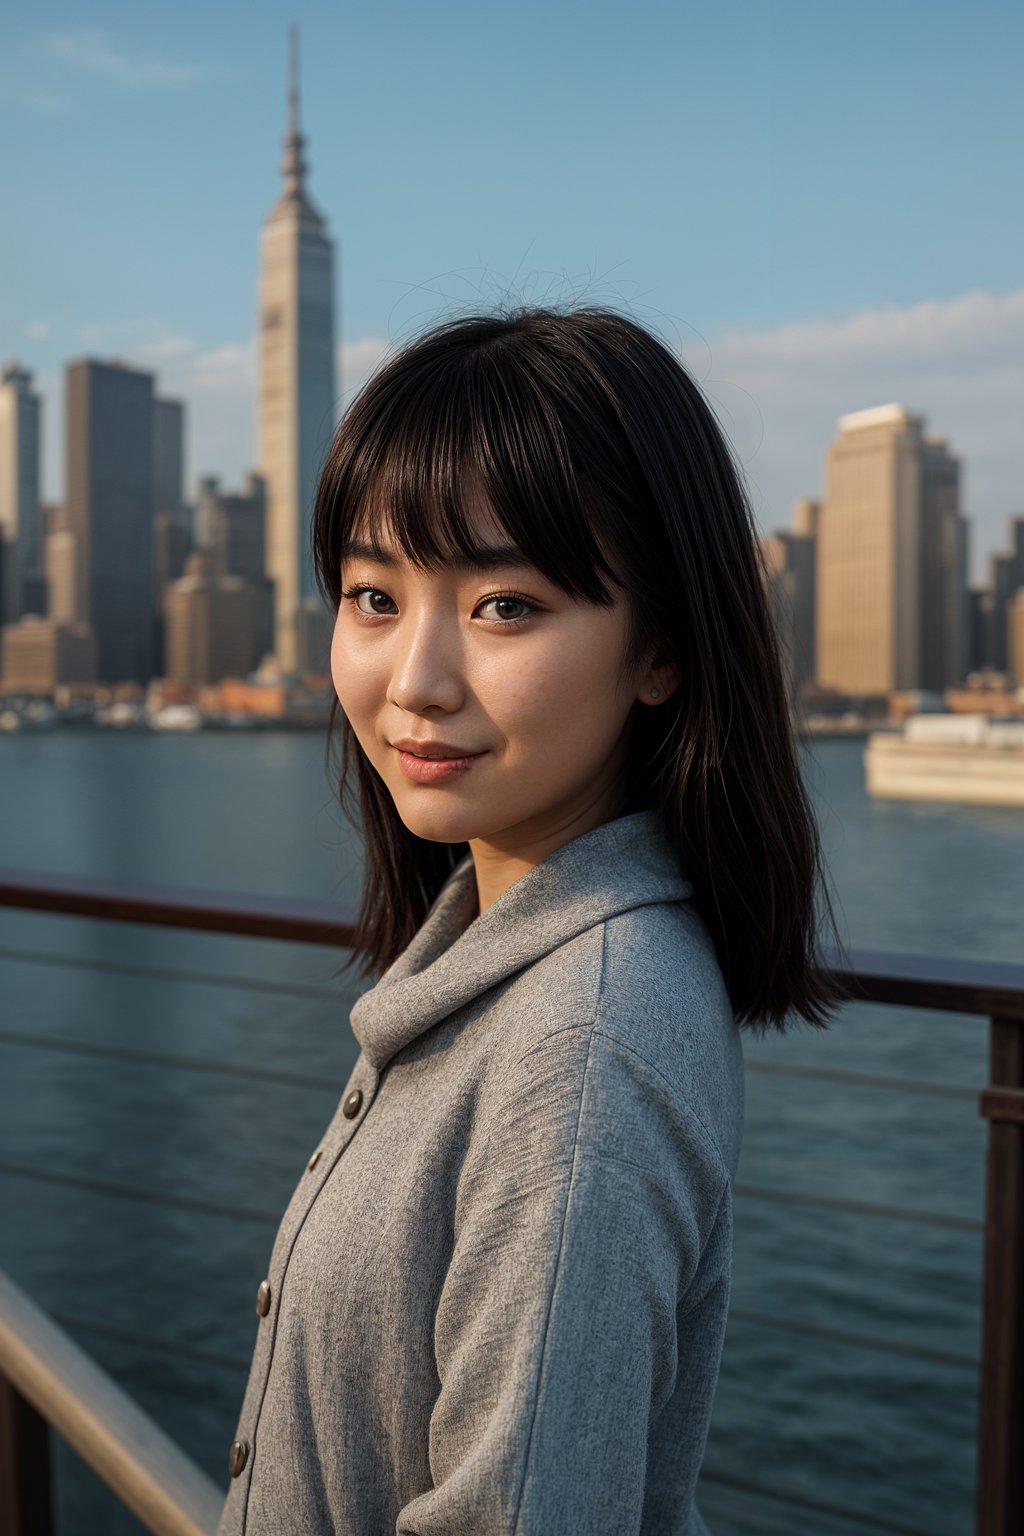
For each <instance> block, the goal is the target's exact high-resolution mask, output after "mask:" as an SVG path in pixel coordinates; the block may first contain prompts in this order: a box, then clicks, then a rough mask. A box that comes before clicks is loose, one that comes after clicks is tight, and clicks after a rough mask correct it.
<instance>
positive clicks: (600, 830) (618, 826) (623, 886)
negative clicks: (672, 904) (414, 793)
mask: <svg viewBox="0 0 1024 1536" xmlns="http://www.w3.org/2000/svg"><path fill="white" fill-rule="evenodd" d="M693 889H694V888H693V884H692V882H691V881H690V880H689V879H687V877H686V874H685V872H684V870H683V866H682V863H681V861H680V859H679V857H678V854H677V853H676V851H675V850H674V848H673V846H672V843H671V839H670V837H669V834H668V833H667V831H666V830H665V829H664V826H663V824H662V822H661V819H660V817H659V814H658V812H657V811H654V810H645V811H635V812H633V813H632V814H630V815H628V816H620V817H617V818H616V819H615V820H613V821H607V822H604V823H603V824H602V825H601V826H598V827H594V828H592V829H591V831H589V832H584V833H583V834H582V835H581V836H580V837H577V838H574V839H573V840H572V841H571V842H569V843H563V844H562V846H561V847H560V848H556V849H555V851H554V853H551V854H549V855H548V857H547V858H546V859H544V860H542V861H541V863H540V864H535V865H534V866H533V868H532V869H528V870H527V871H526V873H525V874H523V875H520V877H519V879H518V880H515V881H513V883H512V884H511V885H510V886H509V887H508V889H507V890H505V891H503V892H502V894H501V895H500V896H499V897H498V898H497V900H496V901H494V902H492V903H491V905H490V906H489V907H488V908H487V911H486V912H484V913H478V910H477V908H478V900H477V889H476V874H475V869H474V865H473V858H472V855H471V854H467V855H466V857H465V858H464V859H463V860H462V862H461V863H460V864H458V865H457V866H456V867H455V869H454V870H453V871H452V873H451V874H450V875H449V876H448V879H447V880H446V881H445V883H444V885H443V886H442V887H441V890H440V891H439V892H438V894H437V896H436V898H435V900H434V903H433V905H432V907H431V908H430V910H429V912H428V913H427V915H426V917H425V918H424V920H423V923H422V924H421V926H420V928H419V929H418V930H417V932H416V934H415V935H414V937H413V938H412V940H411V942H410V943H409V945H408V946H407V947H406V949H404V950H403V952H402V953H401V954H400V955H399V957H398V959H397V960H396V961H395V962H394V964H393V965H391V966H390V967H389V969H388V970H386V971H385V972H384V974H383V975H382V976H381V978H380V980H379V981H378V982H377V983H376V985H375V986H373V987H371V988H370V990H369V991H368V992H364V993H363V995H362V997H360V998H359V999H358V1001H357V1002H356V1004H355V1006H354V1007H353V1009H352V1012H351V1014H350V1019H351V1023H352V1029H353V1032H354V1034H355V1036H356V1039H357V1040H358V1041H359V1044H360V1045H361V1046H362V1049H363V1052H364V1054H365V1056H366V1057H367V1059H368V1061H369V1062H370V1063H371V1065H372V1066H373V1067H375V1068H376V1069H377V1070H378V1071H380V1070H382V1069H383V1067H384V1066H385V1064H386V1063H387V1062H388V1061H389V1060H390V1059H391V1057H392V1056H394V1054H395V1053H396V1051H400V1050H401V1049H402V1047H403V1046H405V1045H408V1044H409V1042H410V1041H412V1040H414V1039H415V1038H416V1037H417V1035H420V1034H422V1033H423V1032H424V1031H425V1030H428V1029H430V1028H431V1027H432V1026H433V1025H434V1024H437V1023H438V1022H439V1021H440V1020H441V1019H443V1018H446V1017H447V1015H448V1014H450V1013H453V1012H454V1011H455V1010H456V1009H457V1008H461V1007H463V1006H464V1005H465V1004H467V1003H470V1002H472V1001H473V999H474V998H476V997H478V996H479V995H480V994H481V993H482V992H486V991H487V990H488V988H490V987H493V986H495V985H497V984H498V983H499V982H502V981H505V980H507V979H508V977H510V976H512V975H514V974H515V972H517V971H520V970H522V969H523V968H524V967H526V966H528V965H532V964H533V962H534V961H535V960H538V959H540V957H541V956H542V955H546V954H548V953H549V952H550V951H551V950H553V949H555V948H557V946H558V945H559V944H564V943H566V941H567V940H569V939H572V938H575V937H576V935H577V934H579V933H583V932H584V930H585V929H587V928H592V927H593V926H594V925H595V924H597V923H600V922H603V921H604V920H605V918H608V917H614V916H615V914H616V913H618V912H626V911H628V910H629V909H630V908H631V907H642V906H647V905H649V904H650V903H652V902H664V901H685V900H686V898H687V897H689V896H692V894H693Z"/></svg>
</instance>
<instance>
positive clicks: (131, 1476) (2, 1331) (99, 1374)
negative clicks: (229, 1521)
mask: <svg viewBox="0 0 1024 1536" xmlns="http://www.w3.org/2000/svg"><path fill="white" fill-rule="evenodd" d="M0 1374H2V1375H3V1376H6V1377H7V1379H8V1381H10V1382H11V1384H12V1385H13V1386H14V1388H15V1389H16V1390H17V1391H18V1392H19V1393H20V1394H21V1396H22V1397H23V1398H25V1399H26V1400H27V1401H28V1402H30V1403H31V1404H32V1405H33V1406H34V1407H35V1409H36V1411H37V1412H38V1413H40V1414H41V1415H42V1417H43V1418H44V1419H46V1420H48V1422H49V1423H50V1424H52V1425H53V1427H54V1429H55V1430H56V1431H57V1433H58V1434H60V1435H62V1436H63V1438H64V1439H65V1440H66V1441H67V1442H68V1444H69V1445H71V1446H72V1447H73V1448H74V1449H75V1450H76V1451H77V1452H78V1454H79V1455H80V1456H81V1457H82V1459H83V1460H84V1461H86V1462H87V1463H88V1464H89V1466H91V1467H92V1469H93V1471H94V1472H96V1474H97V1475H98V1476H99V1477H101V1478H102V1479H103V1481H104V1482H105V1483H107V1484H108V1486H109V1487H110V1488H112V1489H113V1491H114V1492H115V1494H117V1496H118V1498H119V1499H120V1500H121V1501H122V1503H124V1504H126V1505H127V1507H128V1508H129V1509H130V1510H131V1511H132V1512H133V1514H135V1515H136V1516H137V1517H138V1519H139V1520H141V1522H142V1524H143V1525H145V1526H146V1528H147V1529H148V1530H150V1531H152V1532H154V1533H155V1536H211V1533H212V1532H214V1531H215V1530H216V1527H217V1522H218V1520H219V1519H220V1514H221V1510H222V1509H223V1506H224V1493H223V1492H222V1491H221V1490H220V1489H219V1488H218V1487H217V1486H216V1484H215V1483H214V1482H213V1481H212V1480H211V1479H210V1478H208V1477H207V1476H206V1473H205V1472H203V1471H201V1470H200V1468H199V1467H197V1466H196V1465H195V1463H194V1462H192V1461H191V1460H190V1459H189V1458H188V1457H187V1456H186V1455H185V1453H184V1452H183V1451H182V1450H181V1449H180V1448H179V1447H178V1446H177V1445H176V1444H175V1443H174V1441H173V1440H171V1439H170V1437H169V1436H168V1435H166V1434H165V1433H164V1431H163V1430H162V1429H160V1427H159V1426H158V1425H157V1424H155V1423H154V1422H153V1420H152V1419H151V1418H149V1416H148V1415H147V1414H145V1413H144V1412H143V1411H142V1409H141V1408H139V1407H138V1405H137V1404H136V1403H135V1402H134V1401H133V1400H132V1399H131V1398H130V1397H129V1396H128V1395H127V1393H125V1392H124V1391H122V1389H121V1388H120V1387H119V1386H118V1385H117V1383H116V1382H115V1381H113V1380H112V1379H111V1378H110V1377H109V1376H108V1375H107V1374H106V1372H105V1371H102V1370H101V1369H100V1367H99V1366H98V1365H97V1364H96V1363H95V1361H93V1360H91V1359H90V1358H89V1356H88V1355H87V1354H86V1353H85V1352H84V1351H83V1350H81V1349H79V1347H78V1345H77V1344H76V1343H75V1342H74V1340H73V1339H71V1338H69V1337H68V1335H67V1334H66V1333H65V1332H64V1331H63V1329H61V1328H59V1327H58V1326H57V1324H56V1323H55V1322H54V1321H53V1319H52V1318H50V1317H48V1316H47V1314H46V1313H45V1312H44V1311H42V1309H41V1308H40V1307H38V1306H36V1304H35V1302H34V1301H32V1299H31V1297H29V1296H27V1295H26V1294H25V1292H24V1291H23V1290H22V1289H21V1287H20V1286H18V1285H16V1284H15V1282H14V1281H13V1280H12V1279H11V1278H10V1276H9V1275H8V1274H6V1273H5V1272H4V1271H3V1270H0Z"/></svg>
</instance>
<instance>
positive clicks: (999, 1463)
mask: <svg viewBox="0 0 1024 1536" xmlns="http://www.w3.org/2000/svg"><path fill="white" fill-rule="evenodd" d="M0 906H5V907H16V908H20V909H22V910H32V911H36V912H45V913H49V914H65V915H69V916H80V917H89V918H93V919H99V920H104V921H119V922H129V923H142V924H150V925H156V926H159V927H162V928H179V929H192V930H199V931H203V932H207V933H224V934H234V935H239V936H248V937H259V938H265V939H281V940H285V941H287V942H291V943H307V944H317V945H327V946H330V947H331V948H336V949H344V948H346V947H347V946H348V945H349V943H350V942H351V936H352V915H351V914H350V913H349V912H347V911H345V910H343V909H340V908H338V907H337V906H332V905H330V904H328V903H323V902H308V901H286V900H279V899H274V900H266V899H261V898H257V897H251V896H243V895H237V894H234V893H215V892H209V893H199V892H195V891H184V890H172V889H167V888H163V887H150V886H139V885H124V884H113V883H98V882H96V881H92V880H80V879H70V878H57V877H54V876H51V875H39V874H35V873H27V872H22V871H15V870H6V871H4V870H0ZM39 958H43V957H42V956H40V957H39ZM850 959H851V961H852V964H851V966H850V967H846V966H845V965H841V964H839V963H838V962H837V960H836V958H835V957H834V956H832V955H830V954H829V953H828V952H823V953H822V955H821V957H820V963H821V964H822V966H823V968H825V969H827V970H828V971H830V972H831V973H832V974H833V975H834V976H835V977H836V978H837V979H838V981H839V982H840V984H841V986H842V988H843V990H844V992H845V993H846V996H847V998H848V1000H849V1001H851V1002H855V1001H860V1002H871V1003H879V1004H887V1005H894V1006H899V1007H912V1008H923V1009H928V1010H934V1011H939V1012H943V1013H946V1012H949V1013H963V1014H969V1015H975V1016H977V1017H983V1018H987V1019H988V1022H989V1082H988V1086H987V1087H986V1088H985V1089H984V1090H983V1092H982V1093H981V1095H980V1098H979V1101H978V1109H979V1112H980V1113H981V1114H982V1115H983V1116H984V1117H985V1118H986V1121H987V1125H988V1148H987V1158H986V1195H985V1217H984V1234H985V1242H984V1281H983V1294H982V1347H981V1358H980V1362H979V1363H978V1365H977V1369H978V1372H979V1404H980V1412H979V1425H978V1451H977V1477H976V1516H975V1536H1011V1533H1016V1532H1019V1531H1022V1530H1024V1454H1022V1451H1021V1448H1022V1447H1024V966H1017V965H1007V964H1005V963H998V962H988V961H985V962H975V961H951V960H935V959H931V958H923V957H918V956H906V955H894V954H888V953H880V952H872V951H865V950H855V951H853V952H852V954H851V955H850ZM69 963H73V964H81V963H82V962H80V961H78V960H77V959H76V960H74V961H71V962H69ZM119 968H120V969H134V968H133V967H119ZM143 969H146V971H147V974H148V968H143ZM206 979H209V980H221V981H224V982H225V984H229V985H245V984H246V983H245V981H244V980H243V979H242V978H206ZM249 984H252V983H249ZM258 985H263V986H265V985H266V984H265V983H262V984H258ZM287 990H289V991H297V992H304V993H305V992H309V993H315V994H316V995H323V996H324V997H328V996H330V995H331V994H329V993H327V992H326V990H325V989H323V988H302V987H289V988H287ZM8 1037H9V1038H11V1039H16V1040H19V1041H21V1042H22V1043H28V1040H27V1037H23V1036H19V1035H17V1034H15V1033H14V1032H12V1031H6V1030H5V1031H0V1040H2V1039H6V1038H8ZM34 1043H39V1042H34ZM43 1043H45V1044H46V1045H47V1047H48V1048H51V1047H52V1048H54V1049H61V1050H79V1051H90V1050H91V1051H94V1052H95V1053H96V1054H101V1055H102V1054H112V1055H117V1056H126V1057H132V1058H133V1059H137V1058H138V1057H140V1056H141V1055H143V1054H145V1056H146V1059H150V1053H139V1052H126V1051H124V1050H122V1049H120V1048H103V1047H98V1046H96V1047H93V1046H89V1045H88V1044H83V1043H82V1042H71V1041H63V1042H61V1041H52V1042H43ZM152 1059H154V1060H155V1059H156V1058H152ZM167 1064H168V1065H171V1064H173V1065H177V1066H185V1067H194V1068H195V1069H197V1070H198V1069H202V1070H205V1071H225V1072H231V1073H235V1074H242V1073H245V1074H246V1075H256V1076H267V1077H272V1078H273V1079H274V1080H275V1081H277V1080H291V1078H292V1077H296V1079H297V1075H296V1074H291V1075H289V1074H283V1073H278V1072H274V1073H270V1072H262V1071H261V1070H260V1069H256V1068H250V1067H244V1068H243V1067H241V1066H239V1065H238V1064H228V1063H211V1062H183V1061H182V1060H181V1059H180V1058H175V1060H174V1061H173V1063H172V1062H171V1061H170V1059H168V1061H167ZM754 1069H755V1070H771V1071H776V1072H785V1073H790V1074H794V1075H800V1074H801V1073H808V1072H810V1073H811V1074H812V1075H813V1074H814V1069H807V1068H800V1067H793V1066H774V1067H771V1068H768V1067H766V1066H764V1065H761V1066H760V1067H759V1068H758V1067H756V1066H755V1068H754ZM826 1075H831V1076H836V1077H838V1076H842V1077H845V1078H849V1079H850V1080H851V1081H863V1082H864V1083H865V1084H869V1083H870V1084H874V1085H877V1086H890V1087H903V1088H904V1089H907V1090H911V1091H922V1092H923V1091H928V1092H936V1093H944V1094H947V1095H950V1096H954V1097H964V1096H967V1097H970V1098H974V1094H973V1092H972V1091H971V1090H968V1089H962V1088H956V1087H942V1086H940V1085H934V1084H932V1085H927V1084H916V1083H904V1082H903V1081H902V1080H900V1079H887V1078H877V1077H875V1078H871V1077H867V1076H864V1077H863V1078H861V1077H859V1076H858V1074H852V1073H845V1074H843V1073H834V1072H833V1073H831V1074H826ZM303 1082H304V1083H306V1085H307V1086H310V1087H323V1086H324V1085H323V1084H321V1083H317V1082H315V1081H313V1080H307V1079H303ZM11 1171H15V1170H14V1167H13V1165H12V1169H11ZM21 1171H22V1172H24V1173H26V1174H27V1173H29V1172H30V1170H28V1169H23V1170H21ZM42 1176H43V1177H48V1178H54V1179H56V1180H57V1181H59V1182H66V1183H72V1184H76V1185H79V1184H86V1185H88V1186H89V1187H96V1188H100V1184H99V1181H88V1180H85V1179H82V1178H81V1177H80V1176H76V1177H74V1178H71V1177H70V1176H68V1177H62V1176H59V1175H42ZM103 1189H104V1192H106V1193H113V1194H127V1195H128V1196H129V1197H130V1198H140V1197H144V1198H150V1199H153V1198H155V1197H154V1196H152V1195H151V1194H150V1195H149V1196H146V1194H145V1192H143V1191H136V1190H127V1189H121V1187H120V1186H111V1187H110V1188H109V1189H108V1188H107V1187H106V1186H103ZM737 1193H741V1194H742V1193H745V1194H747V1195H751V1196H752V1197H757V1198H760V1197H763V1198H768V1197H769V1196H770V1195H772V1194H773V1192H771V1191H756V1190H746V1191H744V1190H740V1189H738V1190H737ZM775 1193H777V1192H775ZM808 1198H812V1197H808ZM813 1198H815V1199H817V1200H819V1201H820V1199H821V1197H813ZM159 1199H160V1201H161V1202H163V1203H175V1201H174V1197H172V1196H169V1195H162V1196H160V1197H159ZM180 1203H182V1204H189V1205H191V1204H194V1203H195V1202H188V1201H182V1202H180ZM832 1204H834V1205H837V1206H841V1207H843V1208H846V1206H847V1205H849V1204H850V1202H845V1203H844V1202H832ZM884 1213H885V1212H883V1214H884ZM242 1214H244V1215H245V1217H246V1219H250V1220H256V1221H267V1222H270V1221H272V1220H273V1219H274V1218H273V1215H272V1213H270V1212H260V1211H252V1212H246V1213H240V1212H238V1210H237V1209H236V1210H235V1211H234V1215H235V1216H236V1217H238V1216H240V1215H242ZM889 1214H898V1213H895V1212H890V1213H889ZM903 1214H904V1215H905V1214H906V1213H903ZM933 1219H934V1218H933ZM963 1224H964V1223H961V1225H963ZM966 1224H967V1225H971V1226H973V1225H974V1223H966ZM762 1321H763V1322H765V1323H768V1324H770V1325H772V1326H778V1327H791V1328H795V1329H797V1330H799V1329H801V1328H805V1329H806V1328H807V1327H809V1325H805V1324H803V1323H800V1322H788V1321H787V1320H785V1319H780V1318H764V1319H762ZM811 1331H813V1330H811ZM818 1331H819V1332H828V1330H820V1329H819V1330H818ZM850 1337H851V1341H852V1336H850ZM857 1342H859V1343H860V1344H861V1345H862V1346H863V1347H867V1348H871V1347H882V1345H883V1344H884V1347H886V1348H889V1349H893V1348H894V1347H895V1346H894V1345H893V1344H892V1343H889V1342H886V1341H878V1340H871V1339H860V1338H858V1339H857ZM907 1352H908V1353H914V1351H913V1350H912V1349H911V1348H910V1347H909V1346H908V1347H907ZM195 1353H196V1355H197V1358H198V1355H199V1353H200V1352H198V1351H196V1352H195ZM210 1358H211V1360H212V1358H213V1357H212V1356H211V1357H210ZM218 1359H219V1361H220V1363H221V1364H228V1365H234V1364H235V1362H231V1361H227V1360H224V1359H222V1358H221V1357H218ZM946 1363H948V1364H951V1365H952V1364H955V1365H958V1366H960V1367H964V1368H969V1369H971V1368H975V1363H974V1362H973V1361H972V1360H970V1359H969V1358H967V1357H960V1356H957V1357H956V1358H955V1359H954V1358H953V1357H949V1359H948V1360H947V1362H946ZM237 1364H238V1365H239V1367H240V1368H242V1369H244V1362H237ZM50 1425H52V1427H53V1428H54V1429H56V1430H57V1432H58V1433H60V1434H61V1435H62V1436H63V1437H64V1438H65V1439H66V1440H67V1441H68V1442H69V1443H70V1444H71V1445H72V1446H73V1447H74V1448H75V1449H76V1450H77V1451H78V1453H79V1454H80V1455H81V1456H82V1457H83V1458H84V1460H86V1461H87V1462H88V1463H89V1465H90V1466H92V1468H93V1469H94V1470H95V1471H96V1472H97V1473H98V1474H99V1476H100V1477H101V1478H103V1479H104V1480H105V1481H106V1482H107V1483H108V1485H109V1486H110V1487H111V1488H112V1490H113V1491H114V1493H115V1494H116V1495H117V1496H118V1497H119V1498H120V1499H121V1500H122V1502H123V1503H125V1504H126V1505H127V1506H128V1507H129V1508H131V1509H132V1510H133V1511H134V1512H135V1514H136V1515H137V1516H138V1518H139V1519H140V1520H141V1521H142V1522H143V1524H145V1525H146V1526H147V1528H148V1529H149V1530H151V1531H153V1532H154V1533H156V1536H201V1533H202V1532H207V1533H210V1532H212V1531H213V1530H214V1527H215V1523H216V1519H217V1518H218V1516H219V1511H220V1507H221V1505H222V1503H223V1494H222V1493H221V1492H220V1491H219V1490H218V1489H217V1488H216V1487H215V1485H214V1484H213V1483H211V1482H210V1480H209V1479H208V1478H207V1477H206V1476H205V1474H204V1473H202V1472H200V1471H199V1469H198V1468H196V1467H195V1466H194V1465H193V1464H192V1463H191V1462H189V1461H188V1459H187V1458H186V1457H185V1456H184V1455H183V1453H182V1452H181V1451H180V1450H178V1448H177V1447H176V1446H175V1445H174V1444H173V1442H172V1441H170V1440H169V1439H168V1438H167V1437H166V1436H165V1435H163V1433H162V1431H160V1430H159V1429H158V1428H157V1427H156V1426H155V1425H154V1424H153V1423H152V1421H150V1420H149V1419H147V1418H146V1416H145V1415H144V1414H143V1413H142V1412H141V1410H140V1409H138V1408H137V1407H136V1405H135V1404H134V1403H132V1402H131V1400H130V1399H129V1398H128V1397H127V1396H126V1395H125V1394H124V1393H122V1392H121V1390H120V1388H118V1387H116V1385H115V1384H114V1383H113V1382H112V1381H111V1380H110V1378H109V1377H107V1376H106V1375H105V1374H104V1373H103V1372H102V1371H101V1370H100V1369H99V1367H97V1366H95V1365H94V1364H93V1363H92V1362H91V1361H90V1360H89V1358H88V1356H86V1355H85V1354H83V1352H82V1351H81V1350H79V1349H78V1347H77V1346H76V1345H75V1344H74V1343H73V1342H72V1340H71V1339H70V1338H69V1337H68V1336H67V1335H66V1334H65V1333H63V1332H62V1330H61V1329H60V1328H59V1327H58V1326H57V1324H56V1323H55V1322H54V1321H53V1320H52V1319H49V1318H47V1317H46V1316H45V1314H43V1313H42V1312H41V1311H40V1310H39V1309H38V1308H37V1307H36V1306H35V1304H34V1303H33V1302H31V1300H30V1299H29V1298H28V1297H27V1296H25V1295H24V1293H23V1292H20V1291H19V1290H18V1289H17V1288H16V1287H15V1286H13V1285H12V1283H11V1282H10V1281H7V1280H5V1279H4V1278H3V1277H2V1276H0V1536H29V1533H30V1532H31V1533H32V1536H45V1533H48V1532H49V1531H50V1530H51V1523H50V1505H49V1487H50V1470H49V1449H48V1426H50ZM737 1486H739V1485H738V1484H737ZM752 1491H756V1490H753V1489H752ZM761 1491H762V1492H764V1493H765V1494H766V1495H767V1496H769V1497H772V1498H777V1497H779V1495H778V1494H777V1493H776V1492H774V1491H773V1490H770V1489H764V1490H761ZM792 1502H793V1503H794V1504H802V1505H805V1506H807V1508H808V1509H810V1508H811V1507H812V1502H811V1501H808V1500H806V1499H800V1498H794V1499H793V1500H792ZM821 1507H822V1508H824V1506H821ZM831 1512H832V1513H839V1511H831ZM856 1518H857V1519H858V1520H860V1521H862V1523H863V1524H865V1525H876V1526H877V1527H878V1528H879V1529H890V1530H893V1531H895V1530H897V1529H898V1527H897V1526H896V1525H886V1524H885V1522H881V1521H878V1520H874V1519H872V1517H870V1516H867V1515H863V1516H857V1517H856ZM899 1529H902V1527H899Z"/></svg>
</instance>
